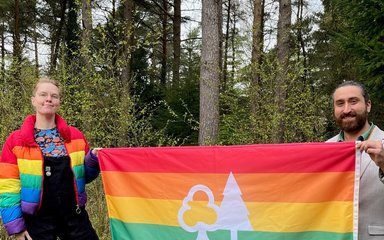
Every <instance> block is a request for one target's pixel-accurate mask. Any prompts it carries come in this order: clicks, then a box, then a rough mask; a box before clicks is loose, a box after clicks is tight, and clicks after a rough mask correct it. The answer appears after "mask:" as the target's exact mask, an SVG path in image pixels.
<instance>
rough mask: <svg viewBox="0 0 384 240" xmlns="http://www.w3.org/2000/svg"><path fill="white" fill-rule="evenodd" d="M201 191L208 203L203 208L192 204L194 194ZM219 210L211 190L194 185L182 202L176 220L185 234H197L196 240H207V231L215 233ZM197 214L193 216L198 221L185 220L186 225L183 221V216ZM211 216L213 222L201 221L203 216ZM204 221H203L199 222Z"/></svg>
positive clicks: (203, 186)
mask: <svg viewBox="0 0 384 240" xmlns="http://www.w3.org/2000/svg"><path fill="white" fill-rule="evenodd" d="M198 191H202V192H204V193H205V194H206V195H207V197H208V201H207V204H206V205H205V206H202V205H201V204H199V205H196V204H194V199H193V196H194V195H195V194H196V192H198ZM218 210H219V207H218V206H217V205H216V204H215V199H214V196H213V193H212V191H211V189H209V188H208V187H207V186H205V185H200V184H199V185H195V186H193V187H192V188H191V189H190V190H189V193H188V195H187V196H186V197H185V198H184V200H183V205H182V206H181V208H180V210H179V212H178V215H177V218H178V221H179V224H180V226H181V227H182V228H183V229H184V230H185V231H187V232H198V234H197V238H196V240H209V238H208V235H207V231H215V230H216V224H215V222H216V219H217V217H216V216H217V212H218ZM193 212H195V213H197V214H195V216H198V217H199V218H200V219H192V220H191V219H190V218H187V223H188V224H187V223H186V221H185V220H184V216H185V215H187V214H190V213H193ZM212 214H214V215H215V221H213V222H212V223H210V220H209V219H203V218H204V216H207V215H210V216H212ZM201 220H205V221H201Z"/></svg>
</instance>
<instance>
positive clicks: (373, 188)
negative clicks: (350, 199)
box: [327, 81, 384, 240]
mask: <svg viewBox="0 0 384 240" xmlns="http://www.w3.org/2000/svg"><path fill="white" fill-rule="evenodd" d="M332 97H333V110H334V118H335V121H336V123H337V125H338V126H339V127H340V129H341V131H340V133H339V134H337V135H336V136H334V137H332V138H331V139H329V140H328V141H327V142H343V141H356V143H357V144H356V147H357V149H359V150H360V151H362V157H361V164H360V166H361V169H360V186H359V190H360V194H359V212H358V223H359V224H358V225H359V226H358V239H364V240H379V239H380V240H382V239H384V174H383V170H384V150H383V142H382V140H383V139H384V132H383V131H382V130H381V129H380V128H379V127H377V126H376V125H374V124H373V123H370V122H369V121H368V114H369V112H370V111H371V107H372V103H371V100H370V98H369V95H368V93H367V91H366V89H365V87H364V85H362V84H361V83H359V82H355V81H345V82H343V83H341V84H340V85H339V86H338V87H336V89H335V90H334V92H333V96H332Z"/></svg>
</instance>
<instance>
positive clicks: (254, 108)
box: [250, 0, 264, 128]
mask: <svg viewBox="0 0 384 240" xmlns="http://www.w3.org/2000/svg"><path fill="white" fill-rule="evenodd" d="M252 37H253V39H252V56H251V63H252V71H251V93H250V96H251V98H250V101H251V116H252V119H253V121H256V118H257V116H258V106H259V104H260V103H259V99H260V98H259V89H260V88H261V74H260V65H261V64H262V56H263V55H262V53H263V46H264V0H255V2H254V6H253V27H252ZM253 127H254V128H255V127H256V126H253Z"/></svg>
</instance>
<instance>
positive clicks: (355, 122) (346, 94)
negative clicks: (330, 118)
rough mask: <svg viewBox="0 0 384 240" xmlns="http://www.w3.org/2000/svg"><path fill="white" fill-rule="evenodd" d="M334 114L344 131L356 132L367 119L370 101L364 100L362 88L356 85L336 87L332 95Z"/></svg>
mask: <svg viewBox="0 0 384 240" xmlns="http://www.w3.org/2000/svg"><path fill="white" fill-rule="evenodd" d="M333 107H334V116H335V120H336V123H337V125H338V126H339V127H340V128H341V130H343V131H344V132H347V133H348V132H351V133H352V132H358V131H360V130H362V129H363V128H364V126H365V124H366V123H367V121H368V113H369V112H370V111H371V102H370V101H368V102H365V100H364V97H363V94H362V90H361V89H360V88H359V87H357V86H344V87H340V88H338V89H336V91H335V93H334V95H333Z"/></svg>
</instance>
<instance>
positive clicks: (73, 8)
mask: <svg viewBox="0 0 384 240" xmlns="http://www.w3.org/2000/svg"><path fill="white" fill-rule="evenodd" d="M67 1H68V19H67V29H66V30H67V34H66V36H67V39H66V43H67V57H68V59H67V60H68V61H69V62H70V61H72V60H74V59H75V58H76V53H77V52H78V50H79V44H80V43H79V40H80V38H79V35H78V34H79V24H78V21H77V20H78V8H79V6H78V4H77V1H76V0H67Z"/></svg>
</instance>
